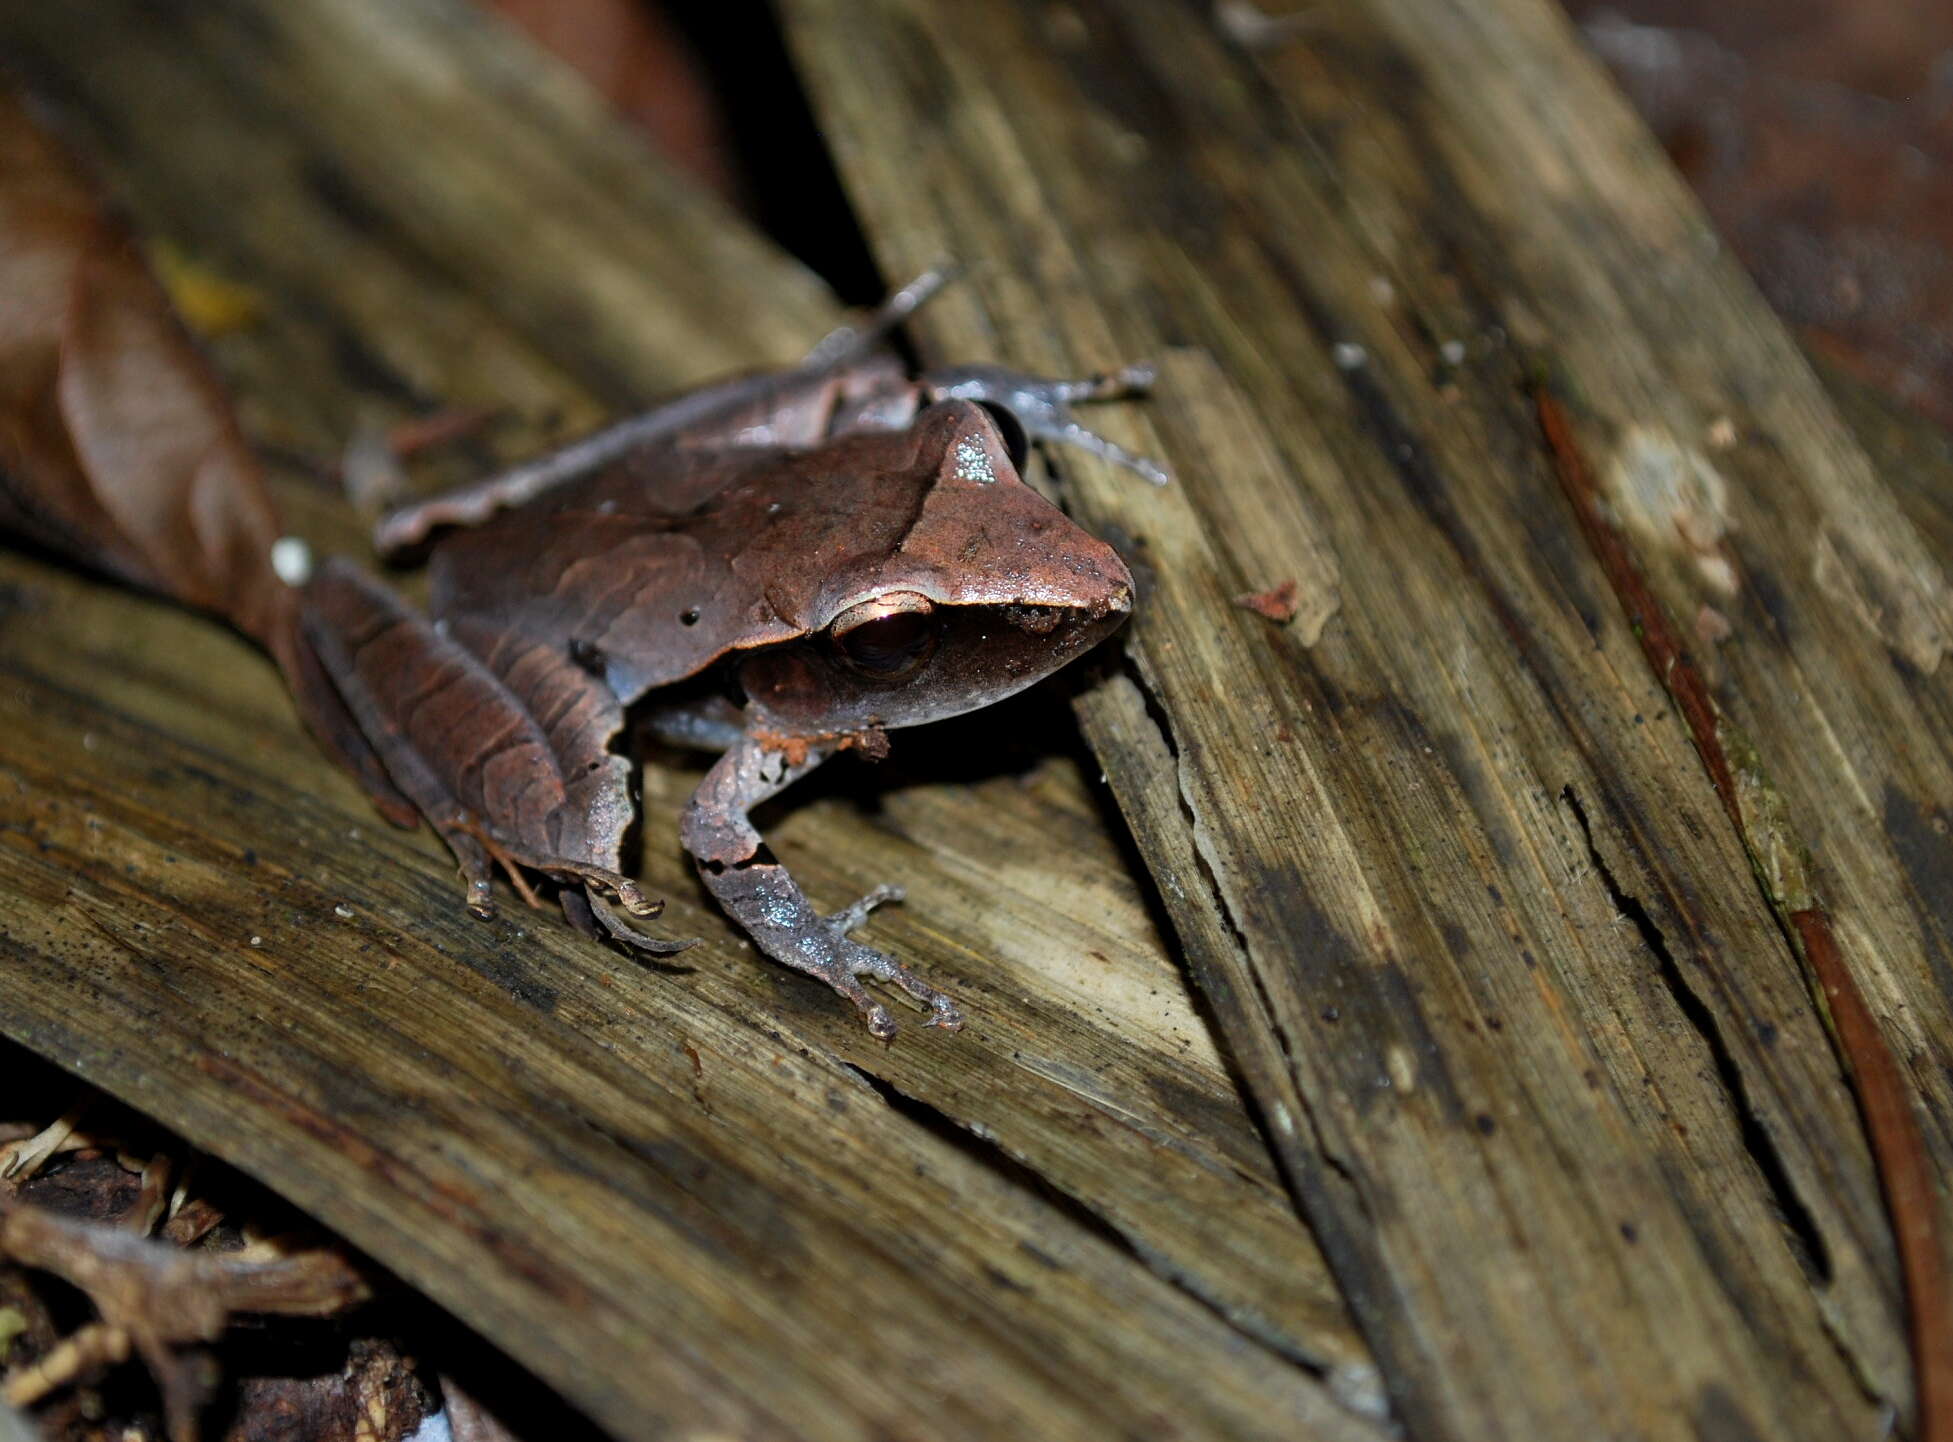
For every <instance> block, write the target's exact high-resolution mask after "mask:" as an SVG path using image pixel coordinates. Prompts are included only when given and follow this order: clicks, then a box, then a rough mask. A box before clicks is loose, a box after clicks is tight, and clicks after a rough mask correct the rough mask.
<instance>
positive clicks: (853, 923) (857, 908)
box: [827, 885, 904, 936]
mask: <svg viewBox="0 0 1953 1442" xmlns="http://www.w3.org/2000/svg"><path fill="white" fill-rule="evenodd" d="M903 895H904V893H903V891H902V888H901V887H899V886H887V885H884V886H878V887H876V888H875V889H874V890H873V891H871V892H869V893H868V894H867V895H866V896H864V897H862V898H861V900H859V901H857V902H856V903H855V904H854V905H853V906H845V907H843V908H841V910H839V911H837V912H835V913H834V914H833V915H832V916H830V917H828V918H827V924H828V925H829V926H831V927H833V928H834V934H835V935H836V936H846V935H847V934H848V933H849V932H851V931H853V930H855V929H856V928H857V927H859V926H860V925H861V924H862V923H863V922H865V921H867V920H868V913H869V912H871V911H873V910H874V909H875V908H876V907H878V906H881V905H883V904H884V903H886V902H890V901H900V900H901V899H902V897H903Z"/></svg>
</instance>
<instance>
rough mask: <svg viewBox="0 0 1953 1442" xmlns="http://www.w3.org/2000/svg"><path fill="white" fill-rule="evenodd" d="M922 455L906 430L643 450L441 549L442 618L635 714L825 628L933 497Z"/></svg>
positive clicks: (435, 584)
mask: <svg viewBox="0 0 1953 1442" xmlns="http://www.w3.org/2000/svg"><path fill="white" fill-rule="evenodd" d="M917 445H918V439H917V437H916V433H915V432H914V431H904V432H893V433H879V434H862V435H855V436H846V437H842V438H840V439H837V440H834V441H830V442H827V443H825V444H823V445H821V446H818V447H815V448H813V449H811V450H808V451H794V450H790V449H758V448H735V449H726V450H704V449H693V448H686V447H674V446H659V447H655V448H647V449H646V450H645V451H641V452H637V453H634V454H632V455H631V456H628V457H626V458H625V459H623V460H621V461H619V462H618V463H617V464H616V465H614V466H612V467H610V468H608V469H607V470H604V471H602V472H599V473H597V474H595V475H592V476H590V477H587V478H585V479H582V480H579V481H576V482H572V483H570V484H568V485H565V486H563V487H561V488H560V489H558V490H556V491H552V492H551V493H549V494H548V495H546V496H543V497H540V498H538V499H537V500H536V501H534V502H532V503H530V504H529V505H527V506H524V507H521V508H519V509H517V510H513V511H509V512H506V513H505V514H503V515H501V516H498V517H497V518H495V519H494V520H492V521H490V522H488V523H487V524H485V525H483V526H480V527H478V528H475V529H473V530H468V531H460V532H456V533H454V534H452V535H450V536H448V537H447V538H446V539H444V540H443V541H442V542H441V543H440V544H439V545H438V546H437V547H436V549H435V552H434V556H433V559H432V562H431V565H430V574H431V582H432V610H433V613H434V616H435V617H436V619H437V620H440V621H445V622H448V623H449V624H450V625H451V626H453V627H454V628H455V629H456V631H457V634H459V635H461V636H462V637H464V638H468V639H470V643H471V644H474V638H480V637H497V636H504V635H507V634H509V633H511V632H513V633H516V634H518V635H520V636H521V637H522V638H523V639H524V640H525V641H526V642H529V643H532V644H535V645H540V646H543V647H546V648H550V649H554V650H556V651H558V652H559V653H564V654H568V655H569V656H571V657H573V658H574V659H575V660H576V661H577V663H578V664H579V665H580V666H583V667H584V668H586V669H587V670H589V671H591V672H592V673H593V674H596V675H600V676H602V677H603V679H604V680H605V682H606V683H607V684H608V687H609V689H610V690H611V691H612V692H613V693H614V694H615V695H616V696H617V697H618V699H619V700H621V701H623V702H624V703H625V704H629V703H631V702H633V701H635V700H636V699H637V698H638V697H639V696H641V695H643V694H644V693H645V692H647V691H650V690H652V689H654V688H656V687H659V686H667V685H671V684H673V683H675V682H678V681H682V680H684V679H686V678H687V677H690V676H693V675H696V674H697V673H698V672H699V671H701V670H703V669H705V668H706V667H708V666H710V665H711V664H712V663H713V662H715V661H717V660H719V659H720V658H722V657H724V656H726V655H727V654H729V653H730V652H733V651H736V650H745V649H751V648H754V647H760V646H769V645H775V644H778V643H781V642H785V641H791V640H794V639H796V638H798V637H801V636H804V635H807V634H809V633H810V632H812V631H815V630H818V629H819V628H820V627H822V626H824V625H825V624H826V623H827V621H828V620H829V619H831V612H832V611H833V609H835V607H836V605H837V602H836V599H835V598H836V597H837V596H838V595H841V594H842V593H844V592H846V591H847V589H848V587H849V578H850V577H851V576H854V575H859V574H871V573H875V572H878V571H880V570H881V569H883V568H884V567H885V566H886V565H887V563H888V561H889V559H890V557H891V556H893V555H894V554H895V553H896V552H897V551H899V549H900V547H901V544H902V541H903V540H904V538H905V537H906V536H907V534H908V530H909V528H910V526H911V525H913V523H914V520H915V518H916V516H917V514H918V513H919V511H920V509H921V507H922V504H923V502H924V500H926V498H927V495H928V491H929V489H930V485H931V482H932V480H933V476H932V474H931V469H932V468H931V467H929V466H927V465H921V466H918V464H917V460H918V457H917V455H916V450H917ZM477 649H480V648H479V646H477Z"/></svg>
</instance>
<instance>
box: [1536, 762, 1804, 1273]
mask: <svg viewBox="0 0 1953 1442" xmlns="http://www.w3.org/2000/svg"><path fill="white" fill-rule="evenodd" d="M1560 799H1561V800H1562V801H1564V802H1565V803H1566V805H1567V809H1568V810H1570V811H1572V813H1573V816H1574V819H1575V820H1576V821H1578V822H1579V823H1580V835H1581V838H1582V839H1583V840H1584V841H1585V843H1586V847H1587V860H1588V861H1589V862H1590V863H1591V864H1592V866H1593V870H1594V874H1595V875H1597V876H1598V877H1599V878H1600V882H1601V885H1602V886H1604V887H1605V888H1606V890H1607V898H1608V900H1609V901H1610V902H1612V903H1613V906H1614V909H1615V910H1616V911H1617V912H1619V913H1620V914H1621V915H1622V916H1624V917H1626V918H1627V919H1628V920H1629V921H1630V922H1632V923H1633V925H1634V929H1635V931H1636V932H1637V933H1638V934H1639V935H1640V937H1641V940H1642V942H1643V944H1644V945H1646V946H1647V948H1648V951H1649V952H1650V954H1652V955H1653V957H1654V958H1655V969H1656V974H1657V975H1658V976H1659V977H1660V978H1661V981H1662V985H1663V986H1664V987H1666V988H1667V990H1668V994H1669V995H1670V996H1672V997H1673V998H1674V999H1675V1006H1676V1009H1677V1010H1679V1011H1680V1012H1681V1014H1682V1016H1683V1018H1684V1019H1685V1020H1686V1021H1687V1022H1688V1024H1689V1026H1690V1027H1691V1028H1692V1029H1693V1030H1694V1031H1695V1033H1696V1034H1697V1035H1698V1036H1700V1037H1701V1038H1702V1043H1703V1045H1704V1046H1705V1047H1707V1048H1708V1051H1709V1060H1710V1063H1711V1064H1712V1065H1713V1066H1714V1068H1715V1073H1716V1080H1717V1081H1718V1082H1719V1083H1720V1084H1721V1086H1722V1090H1723V1093H1724V1095H1725V1096H1726V1097H1727V1098H1728V1104H1729V1112H1730V1115H1731V1116H1733V1117H1734V1118H1735V1119H1736V1128H1737V1135H1738V1136H1739V1137H1740V1138H1741V1139H1742V1143H1743V1150H1744V1151H1745V1152H1747V1153H1748V1154H1749V1157H1750V1160H1751V1161H1752V1162H1754V1163H1755V1164H1756V1168H1757V1171H1758V1173H1759V1174H1760V1175H1761V1177H1762V1179H1763V1184H1764V1187H1765V1188H1766V1189H1767V1191H1768V1193H1769V1195H1770V1198H1771V1200H1772V1201H1773V1202H1774V1203H1775V1206H1776V1210H1777V1214H1778V1216H1779V1218H1780V1220H1781V1221H1782V1222H1783V1225H1784V1231H1785V1233H1786V1235H1787V1236H1788V1238H1789V1240H1790V1250H1791V1254H1792V1255H1793V1256H1795V1257H1796V1258H1797V1263H1798V1265H1799V1266H1801V1267H1802V1268H1803V1269H1804V1273H1805V1275H1806V1276H1808V1277H1809V1278H1810V1279H1811V1280H1812V1282H1813V1283H1814V1284H1816V1285H1820V1286H1821V1285H1825V1284H1827V1283H1829V1282H1830V1281H1831V1252H1830V1247H1829V1246H1828V1244H1827V1243H1826V1242H1825V1240H1824V1233H1823V1231H1822V1230H1821V1229H1820V1228H1819V1226H1818V1224H1817V1220H1816V1218H1815V1217H1813V1216H1812V1215H1811V1210H1810V1208H1809V1207H1808V1206H1806V1205H1805V1203H1804V1200H1803V1198H1802V1197H1801V1196H1800V1195H1799V1194H1798V1191H1797V1185H1796V1183H1795V1182H1794V1181H1792V1180H1791V1176H1790V1169H1789V1168H1788V1167H1787V1166H1786V1165H1785V1164H1784V1160H1783V1154H1782V1152H1781V1151H1779V1150H1778V1147H1777V1144H1776V1142H1775V1141H1774V1140H1773V1139H1772V1138H1771V1136H1770V1129H1769V1128H1768V1127H1766V1126H1765V1125H1764V1124H1763V1119H1762V1117H1761V1116H1759V1115H1758V1113H1757V1110H1756V1108H1755V1107H1754V1106H1752V1105H1751V1104H1750V1099H1749V1087H1748V1084H1747V1083H1746V1082H1744V1080H1743V1071H1742V1068H1741V1067H1740V1066H1739V1065H1737V1062H1736V1056H1735V1053H1734V1052H1733V1051H1732V1050H1731V1049H1730V1046H1729V1041H1728V1039H1727V1038H1726V1037H1725V1036H1724V1035H1723V1032H1722V1028H1721V1027H1720V1026H1718V1025H1717V1024H1716V1017H1715V1012H1714V1011H1713V1010H1711V1008H1710V1006H1709V1004H1708V1003H1707V1002H1706V1001H1704V1000H1703V999H1702V997H1701V995H1700V993H1698V992H1697V991H1696V990H1695V988H1694V987H1693V986H1691V985H1690V984H1689V982H1688V978H1687V977H1685V976H1684V975H1683V974H1682V968H1681V964H1680V963H1679V962H1678V961H1677V960H1676V959H1675V954H1674V952H1673V951H1672V950H1671V949H1670V948H1669V945H1668V938H1667V937H1666V936H1665V935H1663V933H1662V930H1661V927H1660V926H1659V925H1658V924H1657V923H1656V921H1655V919H1654V917H1653V916H1652V915H1651V914H1650V913H1649V911H1648V908H1647V907H1646V906H1645V905H1643V904H1642V902H1641V899H1640V898H1639V897H1637V896H1635V895H1633V894H1632V893H1630V892H1628V891H1626V890H1624V889H1623V888H1622V886H1621V884H1620V882H1619V881H1618V880H1617V879H1616V878H1615V875H1614V868H1613V867H1611V866H1609V865H1608V863H1607V858H1606V857H1605V856H1603V855H1601V851H1600V846H1599V843H1598V842H1596V841H1595V839H1594V829H1593V824H1592V823H1591V822H1590V821H1589V820H1588V818H1587V808H1586V806H1585V805H1583V804H1582V803H1581V800H1580V796H1579V793H1578V792H1576V791H1575V790H1574V788H1573V784H1572V783H1571V782H1568V783H1567V785H1565V786H1564V787H1562V788H1561V789H1560Z"/></svg>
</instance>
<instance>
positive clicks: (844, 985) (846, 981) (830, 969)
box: [813, 957, 896, 1041]
mask: <svg viewBox="0 0 1953 1442" xmlns="http://www.w3.org/2000/svg"><path fill="white" fill-rule="evenodd" d="M813 975H815V976H817V977H819V978H820V979H821V980H822V981H824V982H826V983H827V984H828V985H829V986H831V987H833V988H834V989H835V990H836V991H838V992H839V993H841V995H842V996H845V997H846V998H847V999H848V1000H849V1001H851V1002H853V1003H854V1005H855V1010H857V1011H859V1012H860V1013H861V1018H862V1020H863V1021H865V1022H867V1023H868V1034H869V1035H870V1036H872V1037H874V1038H875V1040H877V1041H889V1040H891V1039H893V1037H894V1036H895V1032H896V1026H895V1018H894V1017H892V1016H890V1015H889V1014H888V1008H887V1007H885V1006H883V1005H882V1004H881V1003H880V1002H878V1001H876V1000H875V999H874V998H873V997H872V996H870V995H868V989H867V988H866V987H865V986H863V985H862V984H861V983H860V982H858V981H856V980H855V978H854V973H853V972H852V971H851V970H850V969H849V968H848V967H847V966H846V965H845V964H843V963H842V962H841V960H840V959H839V958H838V957H837V958H836V959H834V960H833V961H830V962H828V963H827V964H826V965H825V966H822V967H820V968H818V969H817V970H815V971H814V972H813Z"/></svg>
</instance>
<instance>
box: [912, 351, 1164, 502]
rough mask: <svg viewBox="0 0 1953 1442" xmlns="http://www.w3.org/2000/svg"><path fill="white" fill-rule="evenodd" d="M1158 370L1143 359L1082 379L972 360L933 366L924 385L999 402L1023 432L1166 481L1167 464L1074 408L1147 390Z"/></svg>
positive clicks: (942, 395) (940, 392)
mask: <svg viewBox="0 0 1953 1442" xmlns="http://www.w3.org/2000/svg"><path fill="white" fill-rule="evenodd" d="M1157 375H1158V372H1157V371H1156V370H1155V369H1154V368H1153V367H1152V366H1150V365H1144V364H1140V365H1129V366H1121V367H1120V368H1119V369H1118V370H1116V371H1106V372H1104V373H1103V374H1101V375H1095V376H1086V377H1084V378H1083V379H1080V380H1050V379H1047V378H1045V377H1043V376H1033V375H1026V374H1024V373H1023V372H1022V371H1013V370H1006V369H1005V368H1004V367H1002V366H988V365H972V366H951V367H949V368H947V369H945V370H936V371H930V372H929V373H928V374H927V375H925V376H923V377H922V385H923V387H924V389H925V390H926V391H927V393H928V395H929V397H930V399H932V400H939V401H940V400H966V401H976V402H978V403H979V404H986V405H993V406H999V407H1001V408H1003V409H1004V410H1006V411H1008V412H1010V414H1011V415H1012V416H1014V417H1016V419H1017V423H1018V424H1019V425H1021V426H1023V427H1024V434H1025V435H1026V436H1028V437H1029V438H1030V439H1032V440H1035V441H1051V442H1053V443H1055V444H1057V445H1062V446H1071V447H1074V448H1075V449H1077V450H1081V451H1084V452H1085V453H1086V454H1087V455H1093V456H1097V457H1099V458H1100V459H1101V460H1106V461H1110V462H1111V463H1112V464H1113V465H1115V466H1124V467H1125V468H1126V469H1127V470H1129V471H1133V472H1136V473H1137V474H1139V475H1141V476H1144V477H1145V478H1146V479H1147V480H1149V481H1151V482H1152V483H1153V484H1154V485H1156V486H1163V485H1165V484H1166V483H1167V482H1168V481H1169V480H1171V479H1172V476H1171V475H1170V474H1169V473H1168V471H1167V469H1166V468H1165V467H1164V466H1162V465H1161V464H1160V463H1159V462H1157V461H1153V460H1148V459H1147V458H1146V457H1145V456H1137V455H1134V454H1133V453H1132V452H1131V451H1128V450H1125V449H1123V448H1122V447H1120V446H1116V445H1114V444H1113V443H1112V442H1111V441H1108V440H1107V439H1106V438H1105V437H1104V436H1101V435H1099V434H1097V433H1096V432H1094V431H1091V430H1088V429H1087V428H1086V427H1085V426H1084V425H1082V424H1080V422H1079V420H1078V417H1076V416H1075V415H1073V414H1072V410H1071V408H1072V406H1073V405H1074V404H1076V403H1078V402H1082V401H1110V400H1119V399H1121V398H1123V397H1126V396H1137V395H1144V394H1145V393H1146V392H1147V391H1148V390H1149V389H1150V388H1151V387H1152V384H1153V381H1154V380H1155V378H1156V377H1157Z"/></svg>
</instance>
